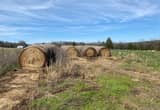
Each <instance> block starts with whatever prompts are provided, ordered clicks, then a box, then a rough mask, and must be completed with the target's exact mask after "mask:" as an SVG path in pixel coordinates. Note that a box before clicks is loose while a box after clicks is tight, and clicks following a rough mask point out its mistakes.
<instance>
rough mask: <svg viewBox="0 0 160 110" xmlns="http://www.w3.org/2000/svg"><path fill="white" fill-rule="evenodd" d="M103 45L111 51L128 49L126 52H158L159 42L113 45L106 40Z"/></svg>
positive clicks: (110, 41) (109, 40)
mask: <svg viewBox="0 0 160 110" xmlns="http://www.w3.org/2000/svg"><path fill="white" fill-rule="evenodd" d="M103 45H104V46H105V47H107V48H111V49H126V50H127V49H128V50H160V40H152V41H141V42H129V43H121V42H120V43H113V42H112V40H111V38H108V39H107V40H106V41H105V42H103Z"/></svg>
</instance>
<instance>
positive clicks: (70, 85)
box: [0, 49, 160, 110]
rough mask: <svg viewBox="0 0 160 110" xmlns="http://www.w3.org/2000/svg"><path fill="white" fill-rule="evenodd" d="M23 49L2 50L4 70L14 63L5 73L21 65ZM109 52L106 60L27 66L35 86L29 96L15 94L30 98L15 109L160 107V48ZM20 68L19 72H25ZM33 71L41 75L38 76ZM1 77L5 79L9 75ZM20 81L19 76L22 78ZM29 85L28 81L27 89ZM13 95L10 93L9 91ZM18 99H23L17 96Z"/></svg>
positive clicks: (144, 109)
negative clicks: (37, 68) (35, 68)
mask: <svg viewBox="0 0 160 110" xmlns="http://www.w3.org/2000/svg"><path fill="white" fill-rule="evenodd" d="M76 51H77V50H76ZM19 52H20V50H19V49H2V51H0V53H1V54H0V55H1V56H0V58H1V59H0V61H1V62H2V63H1V68H0V70H1V72H3V73H4V70H3V68H4V66H6V65H14V66H13V67H12V69H7V70H5V72H7V71H8V70H9V71H12V70H13V69H15V68H19V66H17V65H18V64H17V63H16V62H17V58H18V57H17V56H18V54H19ZM2 53H3V54H2ZM4 53H5V54H4ZM69 53H72V52H69ZM111 53H112V57H107V58H106V57H100V56H99V57H96V58H92V59H88V58H86V57H77V58H69V61H68V62H67V63H64V65H55V64H52V65H50V66H49V67H47V68H46V71H43V72H40V74H38V73H39V72H37V71H36V72H35V71H33V70H32V71H28V70H25V71H24V73H26V74H27V78H29V77H30V76H32V79H33V77H34V79H36V80H35V82H33V83H34V85H35V86H34V87H32V90H34V92H32V94H29V93H28V94H27V95H24V94H23V95H20V94H22V92H20V93H17V97H21V99H23V98H24V97H25V98H26V97H27V101H26V99H25V103H20V104H17V105H16V109H17V110H18V109H19V110H159V108H160V56H159V55H160V52H159V51H140V50H132V51H131V50H112V51H111ZM75 55H77V54H75ZM78 55H79V54H78ZM21 72H23V71H22V70H21ZM21 72H20V73H19V74H22V73H21ZM34 72H35V73H36V74H35V73H34ZM13 73H14V72H13ZM29 73H30V75H28V74H29ZM34 74H35V75H37V74H38V75H39V76H38V77H37V78H35V76H34ZM3 77H4V79H5V75H3V76H2V78H3ZM23 77H24V76H23ZM20 80H21V78H19V79H18V81H20ZM25 80H26V78H25ZM16 81H17V80H16ZM21 82H22V81H21ZM4 83H5V81H4V80H2V81H1V80H0V84H4ZM26 84H27V86H26ZM29 84H30V83H29V79H27V83H25V86H26V87H25V86H23V89H25V88H27V87H28V86H29ZM32 85H33V84H32ZM1 89H3V88H0V96H2V95H1V94H5V93H3V92H1V91H3V90H1ZM14 89H15V88H14ZM18 90H22V89H20V88H17V89H16V91H18ZM9 93H10V92H8V94H7V92H6V94H5V95H9ZM14 95H15V94H14ZM16 100H17V101H19V99H18V98H17V99H16ZM0 102H1V98H0ZM6 102H7V100H6ZM8 103H9V102H8ZM0 105H1V104H0ZM4 105H5V104H4ZM13 105H14V104H13ZM0 108H1V106H0ZM14 109H15V107H14ZM10 110H11V109H10Z"/></svg>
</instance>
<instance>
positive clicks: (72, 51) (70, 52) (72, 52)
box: [66, 47, 80, 58]
mask: <svg viewBox="0 0 160 110" xmlns="http://www.w3.org/2000/svg"><path fill="white" fill-rule="evenodd" d="M66 54H67V56H68V57H71V58H75V57H80V51H79V50H78V49H77V48H76V47H68V48H67V49H66Z"/></svg>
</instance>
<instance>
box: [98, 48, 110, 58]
mask: <svg viewBox="0 0 160 110" xmlns="http://www.w3.org/2000/svg"><path fill="white" fill-rule="evenodd" d="M98 55H99V56H101V57H111V51H110V49H108V48H105V47H103V48H100V49H99V51H98Z"/></svg>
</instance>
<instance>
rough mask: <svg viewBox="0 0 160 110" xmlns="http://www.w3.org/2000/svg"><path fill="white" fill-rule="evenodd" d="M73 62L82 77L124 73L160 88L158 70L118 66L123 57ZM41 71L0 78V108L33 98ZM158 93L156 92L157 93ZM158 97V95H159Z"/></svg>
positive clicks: (10, 107) (7, 109)
mask: <svg viewBox="0 0 160 110" xmlns="http://www.w3.org/2000/svg"><path fill="white" fill-rule="evenodd" d="M71 63H73V64H76V65H79V66H81V68H84V69H83V70H84V71H82V73H84V78H90V79H92V78H94V77H96V76H97V75H98V74H99V73H102V72H108V73H109V72H111V73H115V74H125V75H129V76H131V77H132V80H133V81H135V82H139V81H142V80H146V81H149V82H150V83H152V84H153V85H155V87H156V89H157V92H159V90H160V74H159V72H150V73H145V72H141V71H136V69H135V70H127V69H124V68H121V66H119V65H120V64H121V63H123V59H118V58H110V59H104V58H97V59H88V60H87V59H84V58H77V59H74V60H72V62H71ZM40 74H43V71H31V70H21V69H20V70H15V71H12V72H9V73H8V74H7V75H5V76H4V77H2V78H1V79H0V110H14V109H15V110H18V108H19V107H20V106H21V105H23V104H25V103H27V102H26V101H27V100H30V99H34V97H36V96H35V94H36V88H37V86H38V85H37V82H38V80H39V78H40ZM157 94H158V93H157ZM159 97H160V96H159Z"/></svg>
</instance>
